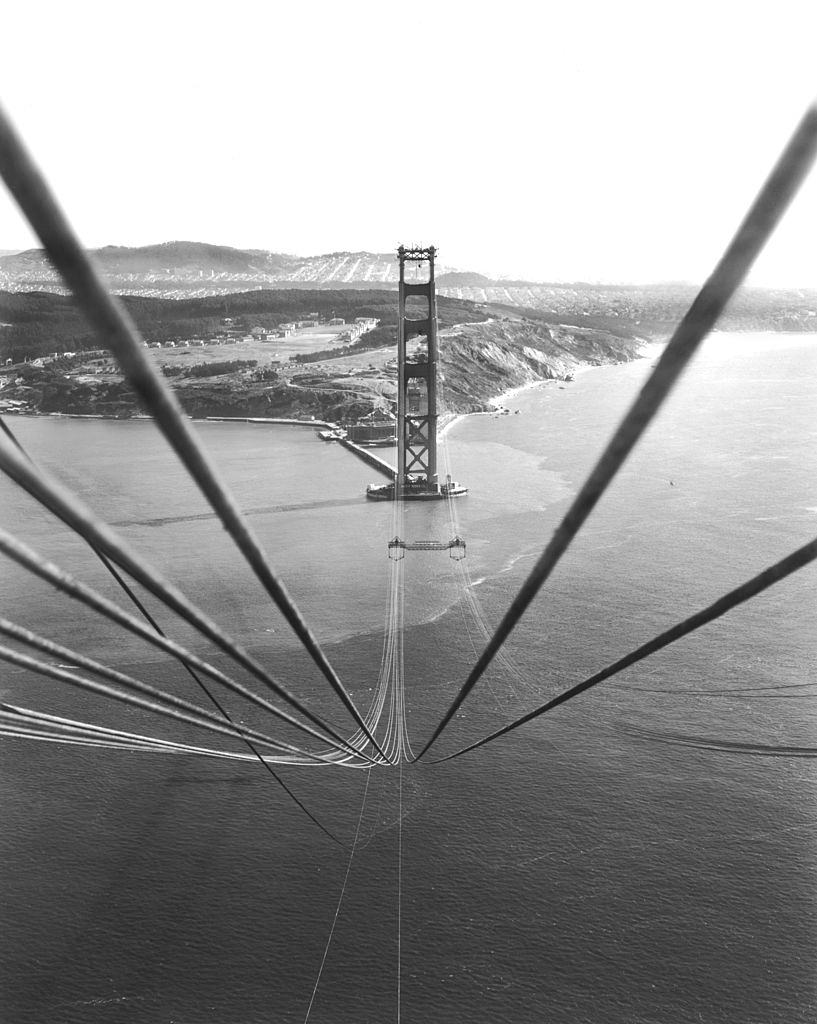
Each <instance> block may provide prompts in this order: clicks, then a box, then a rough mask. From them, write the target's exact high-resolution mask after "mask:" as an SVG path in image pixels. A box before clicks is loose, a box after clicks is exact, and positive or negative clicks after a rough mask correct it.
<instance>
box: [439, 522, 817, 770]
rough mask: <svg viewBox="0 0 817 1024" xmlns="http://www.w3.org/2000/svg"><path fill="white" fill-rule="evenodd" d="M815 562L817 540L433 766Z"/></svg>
mask: <svg viewBox="0 0 817 1024" xmlns="http://www.w3.org/2000/svg"><path fill="white" fill-rule="evenodd" d="M815 559H817V539H815V540H813V541H811V542H810V543H808V544H804V545H803V547H801V548H798V549H797V550H796V551H793V552H792V553H791V554H790V555H787V556H786V557H785V558H782V559H781V560H780V561H779V562H775V563H774V565H770V566H769V568H768V569H764V570H763V572H761V573H758V574H757V576H753V577H752V578H751V579H750V580H747V581H746V582H745V583H742V584H741V585H740V586H739V587H736V588H735V589H734V590H730V591H729V592H728V593H727V594H724V595H723V597H719V598H718V600H717V601H714V602H713V603H712V604H710V605H707V607H706V608H703V609H701V611H699V612H696V613H695V614H694V615H690V616H689V617H688V618H686V619H683V620H682V621H681V622H678V623H676V625H674V626H673V627H672V628H671V629H667V630H665V631H664V632H663V633H659V634H658V636H656V637H654V638H653V639H652V640H650V641H648V642H647V643H645V644H642V645H641V646H640V647H637V648H636V649H635V650H634V651H631V652H630V653H629V654H627V655H625V656H624V657H623V658H619V659H618V661H614V662H613V663H612V664H611V665H608V666H607V668H604V669H602V670H601V671H600V672H596V673H595V675H592V676H590V677H589V678H587V679H585V680H583V681H582V682H581V683H577V684H576V685H575V686H571V687H570V689H569V690H565V691H564V692H563V693H560V694H559V695H558V696H556V697H553V698H552V699H551V700H549V701H547V703H545V704H543V705H542V706H541V707H538V708H536V709H535V710H533V711H529V712H528V713H527V714H526V715H522V717H521V718H517V719H516V720H515V721H514V722H511V723H510V724H509V725H506V726H504V727H503V728H502V729H497V730H496V732H492V733H491V734H490V736H485V737H483V738H482V739H481V740H477V741H476V742H475V743H471V744H469V745H468V746H467V747H463V748H462V749H461V750H457V751H455V752H454V753H453V754H448V755H447V756H446V757H440V758H436V759H435V760H434V761H432V762H431V763H432V764H439V763H440V762H442V761H450V760H452V759H453V758H455V757H460V756H461V755H462V754H467V753H468V752H469V751H471V750H476V749H477V748H478V747H483V746H485V744H486V743H491V742H493V740H496V739H499V737H500V736H504V735H505V734H506V733H509V732H511V731H512V730H513V729H518V728H519V726H520V725H525V724H526V723H527V722H530V721H532V720H533V719H534V718H538V717H539V716H540V715H544V714H546V713H547V712H548V711H552V710H553V709H554V708H556V707H558V706H559V705H560V704H565V703H567V701H569V700H572V699H573V698H574V697H578V695H579V694H580V693H584V692H585V691H586V690H589V689H591V688H592V687H594V686H598V684H599V683H602V682H604V680H605V679H609V678H610V677H611V676H614V675H617V674H618V673H619V672H623V671H624V669H626V668H629V667H630V666H631V665H635V664H636V663H637V662H639V661H643V660H644V658H648V657H649V656H650V655H651V654H655V652H656V651H660V650H661V649H662V648H664V647H668V646H669V645H670V644H673V643H675V641H676V640H680V639H681V638H682V637H685V636H688V635H689V634H690V633H694V632H695V630H697V629H700V628H701V627H702V626H705V625H706V624H707V623H709V622H712V621H713V620H714V619H717V618H720V616H722V615H725V614H726V613H727V612H728V611H731V609H732V608H735V607H737V605H739V604H743V603H744V602H746V601H749V600H751V599H752V598H753V597H756V596H757V595H758V594H760V593H761V592H762V591H764V590H766V589H768V588H769V587H771V586H772V585H773V584H775V583H778V582H779V581H780V580H782V579H785V577H786V576H790V575H791V574H792V573H793V572H797V570H798V569H802V568H803V566H805V565H808V564H809V562H813V561H814V560H815Z"/></svg>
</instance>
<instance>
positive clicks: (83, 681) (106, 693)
mask: <svg viewBox="0 0 817 1024" xmlns="http://www.w3.org/2000/svg"><path fill="white" fill-rule="evenodd" d="M0 661H5V662H8V664H10V665H16V666H17V667H18V668H24V669H28V670H29V671H31V672H36V673H37V674H38V675H41V676H46V677H47V678H50V679H56V680H57V681H58V682H62V683H68V684H69V685H70V686H75V687H77V688H78V689H81V690H87V691H88V692H89V693H95V694H97V695H100V696H103V697H109V698H111V699H112V700H116V701H119V702H120V703H122V704H130V705H131V706H133V707H137V708H140V709H141V710H143V711H151V712H153V713H154V714H157V715H159V716H161V717H163V718H171V719H173V720H175V721H177V722H184V723H186V724H187V725H194V726H196V727H197V728H198V729H205V730H207V731H208V732H216V733H218V734H219V735H222V736H228V737H229V738H230V739H232V740H241V739H242V737H241V736H239V735H236V731H235V730H236V727H235V726H234V725H233V724H232V723H226V722H209V721H206V720H205V719H203V718H200V717H198V716H197V715H193V714H190V713H189V712H187V711H182V710H181V709H179V708H171V707H168V706H166V705H164V704H160V703H158V702H157V701H155V700H148V699H147V698H143V697H137V696H136V695H135V694H132V693H128V692H126V691H123V690H116V689H114V688H113V687H112V686H108V685H107V684H106V683H99V682H97V681H96V680H94V679H88V678H87V677H86V676H80V675H78V674H77V673H76V672H72V671H71V670H70V669H65V668H60V667H59V666H57V665H52V664H51V663H50V662H47V661H40V660H38V659H37V658H32V657H31V656H30V655H28V654H23V653H22V652H20V651H16V650H14V649H13V648H11V647H6V646H4V645H2V644H0ZM257 742H258V743H260V744H262V745H263V746H272V747H274V748H275V749H276V750H286V751H288V752H289V754H290V755H291V756H296V757H303V756H311V755H304V752H303V751H301V750H298V748H297V747H292V746H290V745H289V744H287V743H281V742H279V741H278V740H272V741H271V742H268V741H266V740H258V741H257Z"/></svg>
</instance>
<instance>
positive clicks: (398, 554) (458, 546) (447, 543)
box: [388, 537, 465, 562]
mask: <svg viewBox="0 0 817 1024" xmlns="http://www.w3.org/2000/svg"><path fill="white" fill-rule="evenodd" d="M388 547H389V558H390V559H391V560H392V561H393V562H399V561H400V559H401V558H405V557H406V552H407V551H447V552H448V554H449V557H451V558H453V559H454V561H455V562H459V561H461V560H462V559H463V558H465V541H464V540H463V539H462V537H454V538H452V539H451V540H400V538H399V537H394V538H393V539H392V540H390V541H389V544H388Z"/></svg>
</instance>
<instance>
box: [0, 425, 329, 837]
mask: <svg viewBox="0 0 817 1024" xmlns="http://www.w3.org/2000/svg"><path fill="white" fill-rule="evenodd" d="M0 429H2V431H3V433H4V434H5V435H6V437H8V438H9V440H10V441H11V442H12V444H14V446H15V447H16V448H17V450H18V451H19V452H20V454H21V455H22V456H23V457H24V458H26V459H27V460H28V462H29V463H30V464H31V465H32V467H34V468H35V469H36V468H37V467H36V463H35V462H34V460H33V459H32V458H31V456H30V455H29V453H28V452H27V451H26V450H25V448H24V447H23V445H22V444H21V443H20V441H19V440H18V439H17V437H16V436H15V434H14V432H13V431H12V429H11V428H10V427H9V426H8V424H7V423H6V422H5V420H4V419H3V418H2V416H0ZM58 518H59V519H60V520H61V521H62V522H63V523H65V524H66V525H70V524H68V523H66V520H65V519H64V518H63V517H62V516H58ZM86 543H87V544H88V546H89V547H90V549H91V550H92V551H93V552H94V554H95V555H96V556H97V558H98V559H99V560H100V562H102V564H103V565H104V566H105V568H106V569H107V570H108V572H109V573H110V574H111V575H112V576H113V578H114V579H115V580H116V582H117V584H118V585H119V587H120V589H121V590H123V591H124V592H125V594H127V596H128V597H129V598H130V600H131V602H132V604H134V605H135V606H136V608H138V609H139V611H140V612H141V614H142V616H143V618H144V619H145V620H146V621H147V622H148V623H149V624H150V625H151V626H152V627H153V629H154V630H155V631H156V632H157V633H159V634H160V635H161V636H164V637H166V636H167V633H165V631H164V630H163V629H162V628H161V626H160V625H159V623H158V622H157V621H156V619H154V617H153V616H152V615H151V614H150V612H149V611H148V609H147V608H146V607H145V605H144V604H143V603H142V601H140V600H139V598H138V597H137V596H136V594H135V593H134V591H133V588H132V587H131V586H130V585H129V584H128V582H127V581H126V580H125V579H124V577H123V576H122V575H121V574H120V572H119V571H118V569H117V568H116V566H115V565H114V564H113V563H112V562H111V561H110V559H109V558H108V557H107V555H105V554H104V552H102V551H100V550H99V548H98V547H96V545H95V544H93V543H92V542H91V541H87V540H86ZM70 654H71V652H67V653H66V652H65V650H64V649H63V655H62V656H63V657H65V658H67V659H68V660H71V657H70ZM182 667H183V668H184V669H185V670H186V672H187V674H188V675H189V676H190V678H191V679H192V680H193V682H195V683H196V685H197V686H198V687H199V689H201V690H202V691H203V692H204V694H205V695H206V696H207V698H208V700H209V701H210V702H211V703H212V704H213V705H214V706H215V708H216V709H217V710H218V712H219V713H220V714H221V717H222V718H223V719H225V720H226V721H227V722H230V723H231V724H232V722H233V719H232V716H231V715H230V713H229V712H228V711H227V709H226V708H225V707H224V705H223V704H222V703H221V701H219V700H218V698H217V697H216V695H215V694H214V693H213V692H212V691H211V690H210V689H209V687H208V686H207V685H206V684H205V682H204V680H203V679H202V678H201V676H199V675H198V673H197V672H196V671H195V670H194V669H193V667H192V666H191V665H189V664H188V663H187V662H182ZM191 706H194V705H191ZM243 739H244V742H245V743H246V744H247V746H248V747H249V749H250V751H251V752H252V755H253V757H255V758H256V760H257V761H259V762H260V764H261V765H262V767H263V768H264V769H265V771H267V772H268V774H269V775H271V776H272V778H273V779H274V780H275V782H277V783H278V785H279V786H280V787H281V789H283V791H284V792H285V793H286V794H287V796H288V797H289V798H290V799H291V800H293V801H294V802H295V803H296V804H297V806H298V807H300V809H301V810H302V811H303V813H304V814H305V815H306V816H307V817H308V818H309V819H310V820H311V821H313V822H314V824H316V825H317V826H318V828H320V829H321V831H322V832H324V833H325V834H326V835H327V836H329V838H330V839H332V840H333V842H336V843H338V845H341V846H342V845H343V844H342V843H341V842H340V840H339V839H337V838H336V837H335V836H334V835H332V833H331V832H329V831H328V830H327V829H326V828H324V826H323V825H322V824H321V822H320V821H318V819H317V818H316V817H315V815H314V814H312V812H311V811H310V810H309V809H308V808H307V807H306V805H305V804H304V803H303V801H302V800H300V799H299V797H297V796H296V795H295V793H294V792H293V791H292V789H291V788H290V787H289V786H288V785H287V784H286V783H285V782H284V780H283V779H282V778H281V777H280V776H279V775H278V774H277V772H275V771H274V770H273V768H272V766H271V765H270V764H269V762H268V761H265V760H264V758H263V757H262V756H261V753H260V752H259V750H258V748H257V747H256V746H255V745H254V744H253V743H252V741H251V740H250V739H249V737H248V736H247V735H245V736H243Z"/></svg>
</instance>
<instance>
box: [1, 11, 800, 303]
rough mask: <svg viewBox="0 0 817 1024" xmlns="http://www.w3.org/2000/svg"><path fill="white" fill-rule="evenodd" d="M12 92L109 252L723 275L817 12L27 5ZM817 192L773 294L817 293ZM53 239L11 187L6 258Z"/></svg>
mask: <svg viewBox="0 0 817 1024" xmlns="http://www.w3.org/2000/svg"><path fill="white" fill-rule="evenodd" d="M2 36H3V38H2V57H1V58H0V97H2V100H3V103H4V105H5V107H6V110H7V111H8V113H9V114H10V115H11V117H12V118H13V120H14V121H15V122H16V124H17V126H18V128H19V129H20V131H21V132H22V133H23V135H24V137H25V138H26V139H27V141H28V144H29V146H30V147H31V149H32V150H33V152H34V154H35V156H36V157H37V159H38V161H39V162H40V164H41V166H42V167H43V169H44V170H45V171H46V174H47V176H48V177H49V178H50V180H51V182H52V184H53V185H54V187H55V189H56V191H57V194H58V195H59V197H60V198H61V200H62V202H63V204H64V205H65V207H66V209H67V211H68V213H69V217H70V218H71V220H72V221H73V223H74V224H75V226H76V228H77V230H78V231H79V234H80V236H81V238H82V239H83V241H84V242H85V243H86V244H87V245H89V246H99V245H105V244H118V245H143V244H148V243H153V242H159V241H167V240H170V239H190V240H196V241H207V242H217V243H222V244H225V245H235V246H241V247H255V248H263V249H271V250H273V251H277V252H292V253H297V254H301V255H310V254H316V253H321V252H329V251H333V250H337V249H369V250H375V251H389V250H393V249H394V248H395V247H396V246H397V245H398V244H399V243H400V242H407V243H409V242H417V243H422V244H431V243H434V244H436V245H437V246H438V247H439V248H440V259H441V261H442V262H444V263H446V264H449V265H455V266H458V267H460V268H462V269H470V270H480V271H483V272H487V273H501V274H511V275H518V276H523V277H526V278H528V279H535V280H575V279H585V280H598V281H649V280H661V279H686V280H691V281H699V280H701V279H702V278H703V277H705V276H706V274H707V273H708V272H709V271H710V270H711V268H712V266H713V264H714V262H715V261H716V259H717V258H718V256H719V255H720V253H721V251H722V249H723V248H724V246H725V245H726V243H727V242H728V240H729V239H730V238H731V236H732V234H733V232H734V230H735V228H736V226H737V224H738V222H739V220H740V218H741V216H742V214H743V212H744V211H745V208H746V206H747V205H748V203H749V202H750V201H751V199H752V198H753V196H754V194H755V193H756V191H757V189H758V188H759V186H760V184H761V182H762V181H763V179H764V178H765V176H766V174H767V172H768V170H769V169H770V167H771V165H772V163H773V162H774V160H775V159H776V157H777V155H778V153H779V151H780V149H781V148H782V146H783V145H784V143H785V141H786V139H787V137H788V135H789V134H790V133H791V131H792V129H793V128H794V126H795V124H796V123H797V121H798V120H799V118H800V117H801V115H802V113H803V111H804V110H805V108H806V106H807V104H808V103H809V101H810V100H811V98H812V95H813V93H814V92H815V68H817V56H816V55H817V4H815V3H814V2H813V0H803V2H791V0H782V2H781V0H775V2H774V3H770V2H764V3H758V2H755V3H752V2H751V0H743V2H742V3H740V4H738V3H732V2H728V3H727V2H724V0H709V2H707V3H701V2H699V0H684V2H667V0H663V2H662V0H652V2H650V3H641V2H635V0H608V2H587V0H585V2H582V0H573V2H569V0H560V3H558V4H553V3H541V2H540V3H537V2H536V0H525V2H519V0H494V2H493V3H491V4H483V3H480V2H479V0H472V2H460V0H436V2H427V0H413V2H406V3H405V4H402V5H401V4H398V3H396V2H394V0H378V2H368V0H349V2H346V3H344V2H341V0H336V2H325V0H286V2H283V3H281V2H278V3H276V2H274V0H266V2H263V3H257V2H245V0H231V2H230V3H225V2H223V0H222V2H219V3H210V2H207V0H197V2H195V3H189V4H188V3H181V2H175V3H174V2H173V0H163V2H161V3H156V2H153V0H140V2H138V3H132V2H131V3H127V2H120V3H114V2H111V0H106V2H104V3H96V2H91V0H72V2H65V0H62V2H60V3H54V2H40V3H28V4H23V3H14V4H13V5H12V4H9V5H7V7H6V9H4V12H3V18H2ZM815 229H817V176H815V175H813V176H812V178H811V179H810V181H809V182H808V183H807V185H806V187H805V189H804V190H803V192H802V193H801V196H800V197H799V198H798V200H797V201H796V204H795V206H793V207H792V210H791V211H790V213H789V215H788V216H787V218H786V221H785V222H784V224H783V226H782V227H781V229H780V230H779V232H778V234H777V236H776V237H775V238H774V239H773V240H772V242H771V243H770V245H769V247H768V249H767V251H766V253H765V254H764V255H763V256H762V257H761V261H759V263H758V265H757V268H756V271H755V274H754V277H753V280H754V281H755V282H756V283H768V284H791V285H810V286H817V272H816V271H815V258H814V257H815V252H814V250H815ZM34 244H36V243H35V241H34V239H33V237H32V235H31V233H30V231H29V229H28V228H27V226H26V225H25V223H24V222H23V220H22V218H21V216H20V215H19V213H18V212H17V211H16V208H15V207H14V206H13V204H12V201H11V199H10V198H9V197H8V195H7V194H6V193H5V191H4V190H1V191H0V249H14V248H26V247H29V246H31V245H34Z"/></svg>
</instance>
